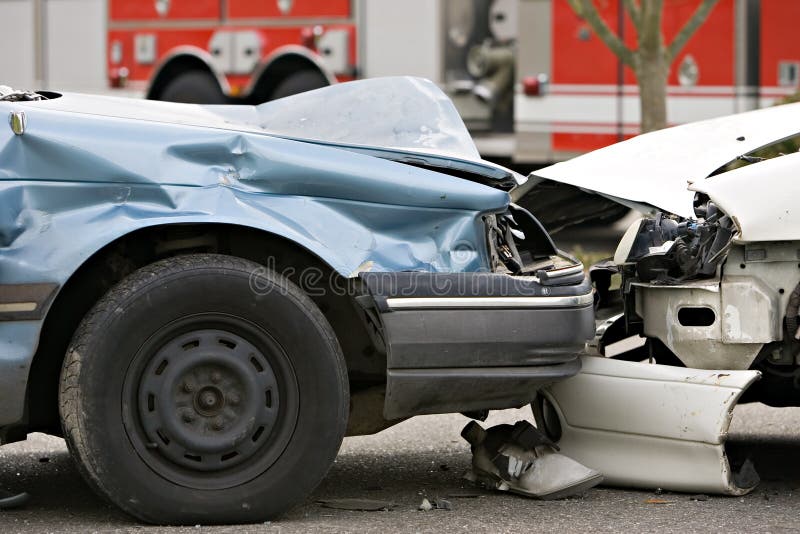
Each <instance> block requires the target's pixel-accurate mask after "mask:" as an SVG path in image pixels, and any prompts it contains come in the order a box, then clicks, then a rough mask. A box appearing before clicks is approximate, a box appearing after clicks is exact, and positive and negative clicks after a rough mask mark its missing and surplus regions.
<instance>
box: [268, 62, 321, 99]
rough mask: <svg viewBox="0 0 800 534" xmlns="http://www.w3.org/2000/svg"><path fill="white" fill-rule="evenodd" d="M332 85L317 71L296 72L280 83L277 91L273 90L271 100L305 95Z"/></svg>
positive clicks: (276, 87) (276, 88)
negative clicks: (298, 94)
mask: <svg viewBox="0 0 800 534" xmlns="http://www.w3.org/2000/svg"><path fill="white" fill-rule="evenodd" d="M328 85H330V84H329V83H328V80H327V78H325V76H323V75H322V73H321V72H319V71H316V70H310V69H306V70H301V71H298V72H294V73H292V74H290V75H289V76H287V77H286V78H284V79H283V80H281V81H280V82H278V84H277V85H276V86H275V89H273V90H272V94H271V95H270V100H276V99H278V98H283V97H284V96H290V95H296V94H297V93H304V92H306V91H311V90H312V89H319V88H321V87H327V86H328Z"/></svg>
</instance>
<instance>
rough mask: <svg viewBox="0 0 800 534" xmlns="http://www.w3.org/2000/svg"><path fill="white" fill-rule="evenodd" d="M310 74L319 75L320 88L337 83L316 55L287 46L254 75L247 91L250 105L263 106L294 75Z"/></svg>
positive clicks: (262, 65) (270, 56)
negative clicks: (300, 73)
mask: <svg viewBox="0 0 800 534" xmlns="http://www.w3.org/2000/svg"><path fill="white" fill-rule="evenodd" d="M299 72H308V73H314V74H317V75H318V77H319V80H320V83H321V85H320V87H324V86H327V85H332V84H334V83H336V78H335V77H334V76H333V75H332V74H330V73H329V72H328V71H327V69H326V68H325V66H324V65H323V64H322V63H321V61H320V60H319V57H317V56H316V55H315V54H313V53H311V52H309V51H308V49H306V48H303V47H301V46H285V47H282V48H279V49H278V50H276V51H275V52H273V53H272V54H270V55H269V56H268V57H267V58H266V59H265V60H264V61H263V62H262V63H261V64H260V66H259V67H258V68H257V69H256V71H255V72H254V73H253V78H252V81H251V86H250V88H249V89H248V91H247V94H248V96H247V103H248V104H261V103H263V102H267V101H269V100H272V99H273V98H274V97H273V94H274V93H275V89H276V88H278V86H279V85H280V84H281V83H282V82H284V81H285V80H286V79H287V78H289V77H290V76H291V75H292V74H295V73H299Z"/></svg>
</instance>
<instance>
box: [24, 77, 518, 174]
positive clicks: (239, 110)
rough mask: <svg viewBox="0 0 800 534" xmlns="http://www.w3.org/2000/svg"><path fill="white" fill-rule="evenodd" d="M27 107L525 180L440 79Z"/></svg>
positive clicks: (58, 101) (84, 99) (73, 99)
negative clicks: (469, 124)
mask: <svg viewBox="0 0 800 534" xmlns="http://www.w3.org/2000/svg"><path fill="white" fill-rule="evenodd" d="M25 105H26V106H36V107H42V108H45V109H50V110H58V111H64V112H70V113H80V114H86V115H100V116H104V117H109V118H112V119H113V118H118V119H132V120H141V121H149V122H161V123H165V124H179V125H183V126H199V127H207V128H217V129H225V130H236V131H241V132H250V133H258V134H265V135H271V136H275V137H283V138H288V139H293V140H299V141H306V142H312V143H316V144H323V145H328V146H334V147H337V148H344V149H347V150H351V151H356V152H361V153H365V154H368V155H372V156H377V157H381V158H383V159H389V160H393V161H400V162H404V163H411V164H415V165H420V166H428V167H434V168H437V169H441V170H444V171H445V172H446V171H447V170H448V169H450V170H453V171H458V172H464V173H469V174H472V175H477V176H480V177H482V178H485V180H484V182H485V183H488V184H490V185H495V186H500V187H502V188H504V189H506V190H508V189H511V188H512V187H514V186H516V185H518V184H519V183H522V182H524V181H525V178H524V177H522V176H520V175H518V174H516V173H513V172H512V171H510V170H508V169H506V168H504V167H501V166H499V165H496V164H494V163H490V162H488V161H485V160H483V159H481V156H480V154H479V153H478V149H477V148H476V147H475V143H474V142H473V140H472V137H471V136H470V134H469V132H468V131H467V128H466V126H465V125H464V122H463V121H462V120H461V117H460V115H459V114H458V111H457V110H456V108H455V106H454V105H453V103H452V102H451V101H450V99H449V98H448V97H447V96H446V95H445V94H444V93H443V92H442V91H441V89H439V88H438V87H437V86H436V84H434V83H433V82H431V81H429V80H425V79H422V78H413V77H409V76H402V77H386V78H371V79H367V80H360V81H356V82H350V83H346V84H336V85H332V86H329V87H323V88H321V89H317V90H314V91H308V92H306V93H300V94H297V95H293V96H289V97H285V98H281V99H279V100H274V101H272V102H267V103H264V104H261V105H259V106H238V105H237V106H234V105H221V106H219V105H217V106H212V105H196V104H176V103H172V102H155V101H143V100H135V99H129V98H118V97H108V96H95V95H83V94H72V93H64V94H63V95H62V96H61V97H60V98H55V99H52V100H42V101H39V102H26V104H25Z"/></svg>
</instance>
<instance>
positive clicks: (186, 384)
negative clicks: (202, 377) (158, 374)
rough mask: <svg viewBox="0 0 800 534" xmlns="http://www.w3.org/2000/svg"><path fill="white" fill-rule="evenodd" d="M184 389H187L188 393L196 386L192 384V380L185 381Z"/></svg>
mask: <svg viewBox="0 0 800 534" xmlns="http://www.w3.org/2000/svg"><path fill="white" fill-rule="evenodd" d="M183 391H185V392H186V393H191V392H192V391H194V386H193V385H192V383H191V382H189V381H186V382H184V383H183Z"/></svg>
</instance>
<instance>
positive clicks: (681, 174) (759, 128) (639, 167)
mask: <svg viewBox="0 0 800 534" xmlns="http://www.w3.org/2000/svg"><path fill="white" fill-rule="evenodd" d="M799 124H800V103H797V104H787V105H783V106H774V107H771V108H765V109H759V110H755V111H749V112H747V113H740V114H737V115H729V116H726V117H719V118H715V119H709V120H704V121H699V122H693V123H690V124H683V125H680V126H675V127H673V128H666V129H664V130H658V131H656V132H650V133H647V134H643V135H639V136H637V137H634V138H633V139H629V140H627V141H623V142H621V143H617V144H615V145H611V146H608V147H605V148H601V149H599V150H595V151H594V152H591V153H589V154H585V155H583V156H579V157H577V158H574V159H571V160H569V161H564V162H561V163H556V164H555V165H551V166H550V167H546V168H544V169H540V170H537V171H534V172H533V173H532V175H533V176H537V177H540V178H546V179H548V180H553V181H556V182H561V183H565V184H569V185H573V186H575V187H580V188H582V189H586V190H589V191H594V192H596V193H599V194H601V195H603V196H607V197H609V198H612V199H614V198H617V199H625V200H629V201H632V202H635V203H639V204H648V205H650V206H654V207H657V208H659V209H661V210H664V211H667V212H669V213H674V214H675V215H680V216H681V217H693V216H694V209H693V206H692V201H693V199H694V192H693V191H690V190H688V189H687V182H688V181H695V182H699V181H701V180H703V179H704V178H706V177H707V176H709V175H710V174H711V173H713V172H714V171H715V170H717V169H719V168H720V167H722V166H723V165H725V164H726V163H729V162H730V161H733V160H734V159H736V158H737V157H738V156H740V155H742V154H747V153H748V152H751V151H753V150H755V149H757V148H760V147H762V146H764V145H768V144H770V143H772V142H774V141H779V140H781V139H783V138H785V137H789V136H791V135H794V134H796V133H797V132H798V131H800V126H798V125H799ZM759 165H760V164H759ZM726 174H727V173H726ZM720 179H721V180H724V178H723V177H720ZM524 187H525V186H523V188H524ZM747 189H748V190H749V189H750V187H748V188H747ZM731 191H740V190H739V189H738V188H731ZM788 196H789V195H787V197H788ZM770 198H772V197H770ZM723 209H725V208H723ZM726 211H727V210H726ZM727 212H728V213H731V212H730V211H727Z"/></svg>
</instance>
